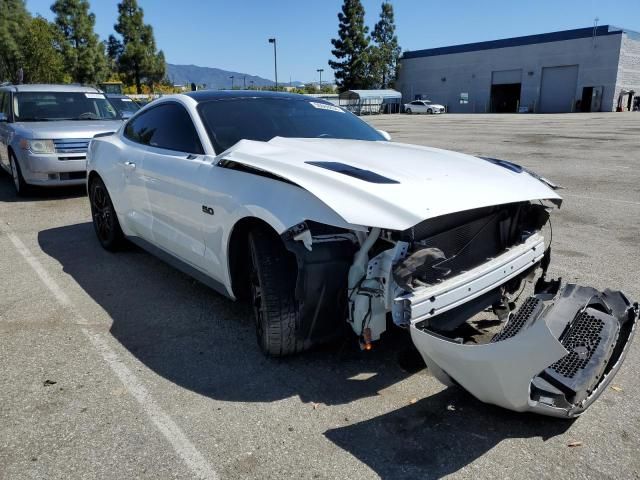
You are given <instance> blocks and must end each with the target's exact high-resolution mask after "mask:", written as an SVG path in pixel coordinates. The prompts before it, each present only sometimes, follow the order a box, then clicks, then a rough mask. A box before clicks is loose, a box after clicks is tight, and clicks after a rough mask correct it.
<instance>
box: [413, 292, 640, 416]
mask: <svg viewBox="0 0 640 480" xmlns="http://www.w3.org/2000/svg"><path fill="white" fill-rule="evenodd" d="M637 316H638V304H637V303H635V304H632V303H631V302H630V301H629V300H628V299H627V298H626V297H625V296H624V294H623V293H621V292H618V291H611V290H605V291H604V292H599V291H597V290H595V289H593V288H591V287H582V286H578V285H572V284H569V285H566V286H565V287H563V288H560V289H559V290H558V291H557V292H555V293H551V294H550V293H546V292H545V293H540V294H536V295H534V296H532V297H529V298H528V299H527V300H526V301H525V302H524V303H523V305H522V307H521V308H520V309H519V310H518V311H517V312H516V313H512V314H511V315H510V317H509V319H508V321H507V322H506V323H505V325H504V327H503V329H502V330H501V331H500V332H499V333H498V334H496V335H495V336H494V337H493V339H492V340H491V341H490V342H489V343H486V344H480V345H477V344H462V343H459V342H457V341H455V340H452V339H450V338H446V337H443V336H441V335H438V334H436V333H434V332H432V331H430V330H429V328H428V322H425V321H422V320H415V321H412V323H411V328H410V330H411V338H412V340H413V342H414V344H415V345H416V347H417V348H418V350H419V351H420V354H421V355H422V357H423V359H424V361H425V362H426V364H427V366H428V368H429V369H430V370H431V372H432V373H433V374H434V375H435V376H436V377H437V378H438V379H439V380H441V381H442V382H443V383H445V384H455V383H457V384H459V385H461V386H462V387H463V388H465V389H466V390H468V391H469V392H470V393H471V394H472V395H474V396H475V397H476V398H478V399H479V400H481V401H483V402H486V403H491V404H494V405H498V406H501V407H504V408H507V409H510V410H515V411H518V412H524V411H531V412H536V413H540V414H544V415H551V416H556V417H563V418H570V417H576V416H578V415H580V414H581V413H582V412H583V411H584V410H585V409H586V408H587V407H588V406H589V405H591V403H593V401H595V400H596V399H597V397H598V396H599V395H600V394H601V393H602V391H603V390H604V389H605V388H606V387H607V385H608V384H609V383H610V382H611V380H612V378H613V377H614V375H615V374H616V373H617V371H618V369H619V368H620V365H621V364H622V362H623V360H624V358H625V356H626V354H627V350H628V348H629V345H630V342H631V340H632V338H633V336H634V333H635V327H636V319H637Z"/></svg>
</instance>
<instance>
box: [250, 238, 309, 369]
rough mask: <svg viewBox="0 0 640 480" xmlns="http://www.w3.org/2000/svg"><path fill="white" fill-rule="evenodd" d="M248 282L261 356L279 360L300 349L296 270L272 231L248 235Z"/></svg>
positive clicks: (294, 263) (294, 262)
mask: <svg viewBox="0 0 640 480" xmlns="http://www.w3.org/2000/svg"><path fill="white" fill-rule="evenodd" d="M249 256H250V258H249V269H250V273H249V280H250V284H251V302H252V305H253V311H254V315H255V320H256V335H257V339H258V345H259V346H260V349H261V350H262V352H263V353H264V354H265V355H269V356H273V357H283V356H286V355H292V354H295V353H299V352H301V351H302V350H304V345H303V343H304V342H303V340H302V339H301V338H300V329H301V319H300V315H299V313H300V312H299V304H298V301H297V300H296V296H295V289H296V277H297V267H296V261H295V257H294V256H293V254H292V253H290V252H288V251H287V250H286V248H285V247H284V245H283V244H282V241H281V240H280V238H278V236H277V235H276V234H275V233H274V232H270V231H268V230H267V229H265V228H256V229H254V230H252V231H251V232H250V233H249Z"/></svg>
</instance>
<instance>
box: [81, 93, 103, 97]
mask: <svg viewBox="0 0 640 480" xmlns="http://www.w3.org/2000/svg"><path fill="white" fill-rule="evenodd" d="M84 96H85V97H87V98H104V95H103V94H101V93H85V94H84Z"/></svg>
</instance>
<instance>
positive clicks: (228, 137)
mask: <svg viewBox="0 0 640 480" xmlns="http://www.w3.org/2000/svg"><path fill="white" fill-rule="evenodd" d="M198 111H199V112H200V116H201V117H202V121H203V122H204V124H205V127H206V128H207V132H208V134H209V138H210V139H211V142H212V143H213V147H214V148H215V150H216V152H218V153H219V152H222V151H224V150H226V149H227V148H229V147H231V146H233V145H235V144H236V143H237V142H239V141H240V140H258V141H263V142H268V141H269V140H271V139H272V138H274V137H293V138H342V139H350V140H369V141H375V140H384V137H383V136H382V135H380V134H379V133H378V132H377V131H376V130H375V129H374V128H372V127H371V126H369V125H368V124H367V123H365V122H364V121H363V120H360V119H359V118H358V117H356V116H355V115H353V114H352V113H349V112H346V111H344V110H343V109H342V108H340V107H337V106H335V105H331V104H328V103H324V102H322V101H318V102H314V101H310V100H306V99H300V100H298V99H291V98H233V99H223V100H212V101H208V102H203V103H200V104H199V105H198Z"/></svg>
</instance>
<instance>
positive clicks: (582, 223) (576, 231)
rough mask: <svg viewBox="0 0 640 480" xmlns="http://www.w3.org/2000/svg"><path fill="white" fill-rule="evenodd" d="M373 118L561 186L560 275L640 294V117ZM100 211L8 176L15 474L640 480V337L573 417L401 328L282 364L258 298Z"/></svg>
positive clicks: (2, 434)
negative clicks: (200, 273) (413, 343)
mask: <svg viewBox="0 0 640 480" xmlns="http://www.w3.org/2000/svg"><path fill="white" fill-rule="evenodd" d="M365 119H366V120H367V121H369V122H371V123H372V124H373V125H374V126H376V128H381V129H385V130H387V131H388V132H389V133H390V134H391V135H392V137H393V140H395V141H400V142H409V143H418V144H422V145H430V146H434V147H440V148H447V149H452V150H458V151H462V152H466V153H471V154H475V155H483V156H491V157H496V158H501V159H505V160H512V161H514V162H517V163H520V164H522V165H524V166H526V167H529V168H531V169H532V170H534V171H536V172H538V173H540V174H541V175H543V176H545V177H548V178H549V179H552V180H553V181H555V182H556V183H558V184H561V185H562V186H564V187H565V189H564V190H563V191H562V192H561V195H562V196H563V197H564V200H565V201H564V204H563V205H562V208H561V209H560V210H559V211H557V212H556V213H555V214H554V216H553V218H554V220H553V245H554V247H553V261H552V266H551V269H550V273H551V274H552V275H556V276H562V277H563V278H564V279H565V280H567V281H573V282H580V283H582V284H586V285H592V286H595V287H597V288H606V287H609V288H615V289H622V290H623V291H624V292H625V293H627V294H628V296H630V297H631V298H634V299H636V300H640V282H639V281H638V280H639V273H638V272H640V259H639V254H640V248H639V247H640V114H636V113H627V114H566V115H439V116H427V115H424V116H416V115H412V116H408V115H390V116H372V117H366V118H365ZM390 161H393V159H390ZM478 181H482V180H481V179H478ZM495 188H500V186H499V185H496V186H495ZM90 220H91V219H90V215H89V205H88V200H87V198H86V196H85V194H84V192H83V189H65V190H57V191H44V192H39V193H38V194H37V195H35V196H32V197H30V198H27V199H19V198H16V197H15V194H14V192H13V189H12V183H11V179H10V177H9V176H8V175H4V174H0V251H1V256H0V280H1V287H0V479H94V478H95V479H121V478H148V479H165V478H167V479H192V478H209V479H211V478H219V479H226V478H256V479H268V478H273V479H281V478H300V479H307V478H308V479H338V478H340V479H341V478H345V479H356V478H357V479H360V478H383V479H396V478H398V479H417V478H420V479H428V478H441V477H446V476H450V478H461V479H476V478H514V479H524V478H536V479H539V478H553V479H565V478H566V479H569V478H571V479H573V478H599V479H600V478H616V479H618V478H639V477H640V457H639V456H638V447H639V445H640V411H639V409H638V407H637V405H636V401H637V399H638V398H640V382H639V380H638V377H639V373H640V368H639V367H638V365H639V363H640V348H639V347H638V345H637V342H636V344H635V345H633V347H632V349H631V351H630V353H629V356H628V358H627V360H626V363H625V365H623V367H622V369H621V371H620V373H619V374H618V376H617V377H616V378H615V379H614V382H613V386H612V387H611V388H609V389H608V390H607V391H606V392H605V393H604V394H603V395H602V397H601V398H600V399H599V400H598V401H597V402H596V403H595V404H594V405H593V406H592V407H591V408H590V409H589V410H588V411H587V412H586V413H585V414H584V415H583V416H582V417H581V418H579V419H577V420H576V421H563V420H557V419H551V418H546V417H541V416H535V415H528V414H526V415H523V414H516V413H512V412H509V411H505V410H502V409H500V408H497V407H492V406H489V405H485V404H483V403H481V402H479V401H477V400H475V399H474V398H472V397H471V396H469V395H468V394H466V393H465V392H464V391H463V390H461V389H459V388H446V387H443V386H442V385H441V384H440V383H438V382H437V381H436V380H435V379H434V378H433V377H431V376H430V375H429V373H428V371H427V370H425V369H420V370H418V369H416V368H411V367H415V366H416V365H415V364H412V363H409V364H407V362H404V361H402V360H403V358H404V357H403V355H402V354H401V353H399V352H402V350H403V346H404V345H406V342H408V341H409V340H408V338H407V337H406V336H405V335H404V332H394V333H392V334H389V335H388V336H389V337H390V338H387V339H386V341H385V342H383V343H382V344H381V345H379V346H377V348H374V349H373V351H371V352H360V350H359V349H358V347H357V345H356V341H355V340H354V339H347V340H346V341H345V342H344V343H341V344H335V345H330V346H327V347H323V348H321V349H318V350H315V351H312V352H309V353H306V354H304V355H301V356H297V357H293V358H288V359H284V360H272V359H267V358H265V357H263V356H262V354H261V353H260V352H259V350H258V347H257V344H256V341H255V332H254V326H253V320H252V313H251V311H250V309H249V308H248V307H247V306H245V305H241V304H236V303H233V302H231V301H229V300H227V299H225V298H223V297H221V296H220V295H218V294H216V293H214V292H213V291H211V290H209V289H208V288H206V287H204V286H203V285H201V284H199V283H198V282H196V281H194V280H192V279H191V278H189V277H188V276H186V275H183V274H182V273H180V272H178V271H176V270H174V269H173V268H171V267H169V266H167V265H166V264H164V263H162V262H161V261H160V260H158V259H156V258H154V257H152V256H151V255H149V254H147V253H145V252H143V251H141V250H139V249H137V248H134V247H131V248H128V249H126V250H125V251H123V252H119V253H117V254H112V253H108V252H106V251H104V250H102V249H101V247H100V246H99V244H98V242H97V240H96V238H95V235H94V232H93V229H92V225H91V223H90Z"/></svg>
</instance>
